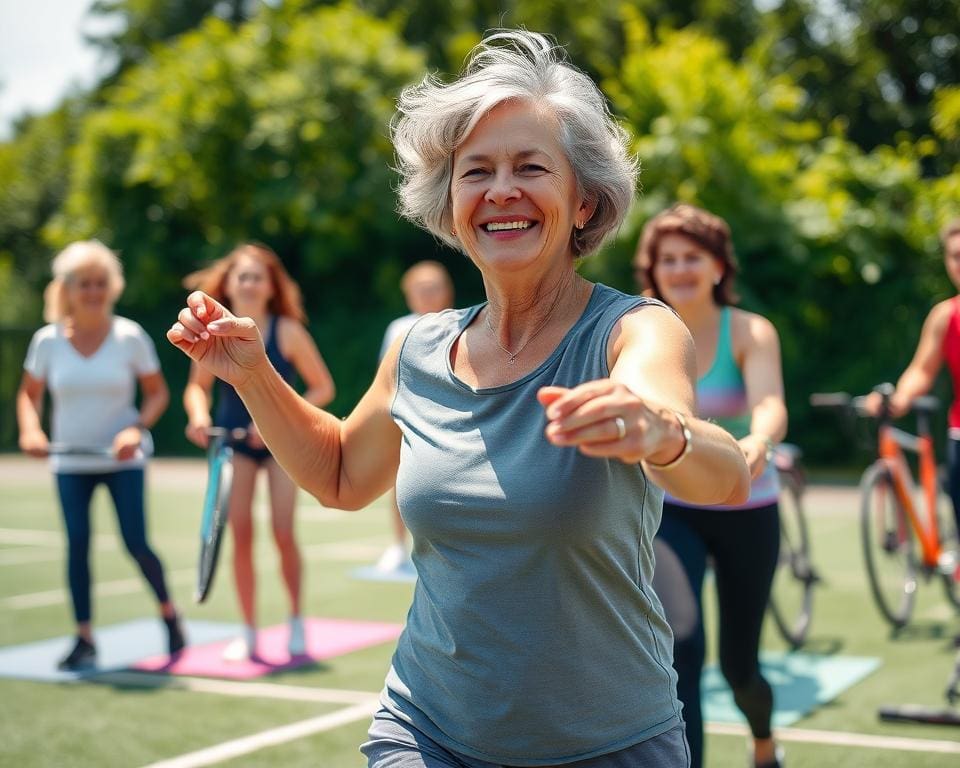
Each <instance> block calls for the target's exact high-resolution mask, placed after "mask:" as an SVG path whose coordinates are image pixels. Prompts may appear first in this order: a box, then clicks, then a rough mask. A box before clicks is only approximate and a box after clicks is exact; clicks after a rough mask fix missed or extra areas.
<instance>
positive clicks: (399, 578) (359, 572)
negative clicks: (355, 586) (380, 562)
mask: <svg viewBox="0 0 960 768" xmlns="http://www.w3.org/2000/svg"><path fill="white" fill-rule="evenodd" d="M350 575H351V576H353V578H355V579H360V580H362V581H392V582H404V583H408V584H413V583H414V582H415V581H416V580H417V569H416V568H414V567H413V563H409V562H407V563H404V564H403V565H401V566H400V567H399V568H394V569H392V570H389V571H382V570H380V569H379V568H377V566H375V565H365V566H363V567H362V568H355V569H354V570H353V571H351V572H350Z"/></svg>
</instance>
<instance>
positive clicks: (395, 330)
mask: <svg viewBox="0 0 960 768" xmlns="http://www.w3.org/2000/svg"><path fill="white" fill-rule="evenodd" d="M400 290H401V291H403V298H404V300H405V301H406V302H407V308H408V309H409V310H410V314H407V315H404V316H403V317H398V318H397V319H396V320H394V321H393V322H391V323H390V325H388V326H387V330H386V332H385V333H384V334H383V343H382V344H381V345H380V357H379V360H381V361H382V360H383V357H384V355H386V353H387V350H388V349H390V345H391V344H393V342H394V341H395V340H396V339H398V338H399V337H401V336H405V335H406V333H407V331H409V330H410V329H411V328H412V327H413V325H414V323H416V322H417V320H419V319H420V318H421V317H422V316H423V315H426V314H428V313H430V312H442V311H443V310H445V309H451V308H452V307H453V281H452V280H451V279H450V273H449V272H447V269H446V267H444V266H443V264H441V263H440V262H439V261H431V260H425V261H418V262H417V263H416V264H414V265H413V266H412V267H410V268H409V269H408V270H407V271H406V272H404V273H403V277H402V278H401V279H400ZM390 511H391V516H390V521H391V524H392V528H393V543H392V544H391V545H390V546H389V547H387V549H386V551H385V552H384V553H383V554H382V555H381V556H380V559H379V560H378V561H377V565H376V567H377V570H379V571H382V572H384V573H410V574H413V573H414V571H413V563H412V562H411V560H410V553H409V550H408V548H407V528H406V526H405V525H404V524H403V518H402V517H401V516H400V509H399V507H398V506H397V492H396V489H391V491H390Z"/></svg>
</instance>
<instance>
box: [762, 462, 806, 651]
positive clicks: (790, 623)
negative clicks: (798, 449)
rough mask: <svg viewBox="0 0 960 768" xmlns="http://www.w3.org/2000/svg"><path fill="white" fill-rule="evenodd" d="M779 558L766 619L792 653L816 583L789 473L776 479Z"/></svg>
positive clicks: (802, 631) (799, 643)
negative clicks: (778, 488) (778, 493)
mask: <svg viewBox="0 0 960 768" xmlns="http://www.w3.org/2000/svg"><path fill="white" fill-rule="evenodd" d="M780 484H781V492H780V503H779V509H780V554H779V556H778V558H777V570H776V572H775V573H774V576H773V583H772V584H771V587H770V600H769V607H770V615H771V616H772V617H773V621H774V624H775V625H776V627H777V630H778V631H779V632H780V635H781V636H782V637H783V639H784V641H785V642H786V643H787V644H788V645H789V646H790V647H791V648H792V649H794V650H796V649H798V648H800V647H802V646H803V644H804V643H805V642H806V639H807V635H808V633H809V632H810V622H811V620H812V617H813V592H814V584H815V583H816V581H817V577H816V574H815V572H814V569H813V566H812V564H811V562H810V538H809V534H808V529H807V520H806V515H805V514H804V510H803V500H802V493H801V490H800V488H799V487H798V484H797V481H796V480H795V479H794V478H793V476H792V475H791V474H789V472H783V473H781V476H780Z"/></svg>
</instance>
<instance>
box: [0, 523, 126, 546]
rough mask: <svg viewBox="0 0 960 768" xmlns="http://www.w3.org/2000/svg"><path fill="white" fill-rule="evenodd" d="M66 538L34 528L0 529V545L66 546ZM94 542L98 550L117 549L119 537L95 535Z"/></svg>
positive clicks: (59, 534) (53, 532) (62, 535)
mask: <svg viewBox="0 0 960 768" xmlns="http://www.w3.org/2000/svg"><path fill="white" fill-rule="evenodd" d="M65 541H66V537H65V535H64V534H63V532H62V531H44V530H35V529H32V528H0V544H27V545H30V546H35V547H57V548H58V549H60V548H62V547H63V546H64V542H65ZM93 542H94V544H95V545H96V546H97V548H98V549H99V548H101V547H103V548H104V549H116V547H117V537H116V536H113V535H108V534H106V533H95V534H94V535H93Z"/></svg>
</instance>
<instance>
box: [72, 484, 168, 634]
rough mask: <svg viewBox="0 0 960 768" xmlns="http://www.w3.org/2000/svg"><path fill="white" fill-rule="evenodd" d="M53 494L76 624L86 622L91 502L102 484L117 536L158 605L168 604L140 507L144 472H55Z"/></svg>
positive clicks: (158, 563)
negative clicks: (114, 515)
mask: <svg viewBox="0 0 960 768" xmlns="http://www.w3.org/2000/svg"><path fill="white" fill-rule="evenodd" d="M56 478H57V490H58V492H59V493H60V505H61V507H62V508H63V522H64V525H65V527H66V529H67V579H68V581H69V582H70V595H71V597H72V598H73V615H74V618H75V619H76V621H77V623H78V624H82V623H85V622H88V621H90V615H91V609H90V499H91V497H92V496H93V491H94V489H96V487H97V486H98V485H99V484H100V483H103V484H104V485H106V486H107V489H108V490H109V491H110V495H111V496H112V497H113V504H114V506H115V507H116V509H117V520H118V521H119V523H120V534H121V536H123V543H124V544H125V545H126V547H127V552H129V553H130V556H131V557H133V559H134V560H136V562H137V565H139V566H140V570H141V571H142V572H143V575H144V578H146V580H147V583H148V584H149V585H150V588H151V589H152V590H153V593H154V595H156V597H157V600H158V601H159V602H161V603H165V602H167V600H168V599H169V596H168V594H167V585H166V583H165V582H164V578H163V566H162V565H161V564H160V560H159V558H158V557H157V556H156V555H155V554H154V552H153V550H152V549H150V545H149V544H147V526H146V515H145V513H144V505H143V470H142V469H123V470H120V471H119V472H99V473H92V474H81V473H58V474H57V475H56Z"/></svg>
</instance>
